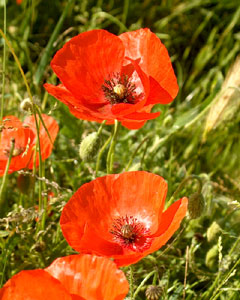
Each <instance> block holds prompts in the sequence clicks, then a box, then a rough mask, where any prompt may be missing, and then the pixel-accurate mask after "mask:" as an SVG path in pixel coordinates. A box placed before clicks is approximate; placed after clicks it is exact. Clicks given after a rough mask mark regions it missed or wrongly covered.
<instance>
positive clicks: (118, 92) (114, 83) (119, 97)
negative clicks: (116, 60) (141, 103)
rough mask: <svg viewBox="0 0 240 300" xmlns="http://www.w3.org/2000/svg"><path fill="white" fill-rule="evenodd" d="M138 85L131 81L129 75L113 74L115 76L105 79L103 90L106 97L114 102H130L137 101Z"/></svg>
mask: <svg viewBox="0 0 240 300" xmlns="http://www.w3.org/2000/svg"><path fill="white" fill-rule="evenodd" d="M135 89H136V86H135V84H133V83H131V81H130V80H129V77H128V76H127V75H125V74H119V73H116V74H113V76H112V77H111V78H110V79H108V80H104V84H103V85H102V90H103V93H104V96H105V98H106V99H107V100H108V101H109V102H110V103H111V104H112V105H114V104H117V103H130V104H134V103H135V101H136V92H135Z"/></svg>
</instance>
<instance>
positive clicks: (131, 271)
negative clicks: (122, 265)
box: [129, 266, 134, 300]
mask: <svg viewBox="0 0 240 300" xmlns="http://www.w3.org/2000/svg"><path fill="white" fill-rule="evenodd" d="M129 272H130V278H129V288H130V300H134V286H133V266H129Z"/></svg>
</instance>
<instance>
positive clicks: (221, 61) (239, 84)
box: [0, 0, 240, 300]
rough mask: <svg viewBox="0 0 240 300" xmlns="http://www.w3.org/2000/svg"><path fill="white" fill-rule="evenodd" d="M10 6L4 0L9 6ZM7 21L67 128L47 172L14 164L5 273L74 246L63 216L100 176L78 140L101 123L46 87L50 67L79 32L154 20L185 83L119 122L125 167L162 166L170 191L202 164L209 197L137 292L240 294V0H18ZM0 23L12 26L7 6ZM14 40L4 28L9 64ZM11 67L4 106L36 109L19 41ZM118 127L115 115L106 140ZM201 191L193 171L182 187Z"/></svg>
mask: <svg viewBox="0 0 240 300" xmlns="http://www.w3.org/2000/svg"><path fill="white" fill-rule="evenodd" d="M3 7H4V0H1V1H0V8H1V16H3ZM6 26H7V37H8V39H9V41H10V42H11V44H12V45H13V48H14V51H15V53H16V55H17V57H18V58H19V60H20V63H21V66H22V68H23V70H24V72H25V75H26V77H27V80H28V82H29V84H30V87H31V91H32V93H33V95H34V100H35V102H36V103H37V104H38V105H39V106H40V107H41V108H42V111H43V112H44V113H47V114H51V115H52V116H53V117H54V118H55V119H56V120H57V121H58V123H59V126H60V133H59V135H58V138H57V140H56V142H55V147H54V151H53V153H52V155H51V157H50V158H49V159H48V160H46V161H45V176H44V178H39V177H37V176H35V178H34V179H33V180H32V179H31V186H30V188H29V189H27V187H26V186H24V187H23V184H24V183H25V184H26V181H27V180H29V178H31V177H28V175H27V174H26V173H28V172H22V171H21V172H16V173H14V174H12V175H10V176H9V181H8V188H7V194H6V199H5V201H6V202H5V212H4V214H3V212H1V214H2V215H1V216H2V218H1V219H0V249H1V250H0V251H1V257H0V284H3V283H4V282H5V281H6V280H7V279H8V278H10V277H11V276H12V275H13V274H15V273H17V272H19V271H20V270H22V269H33V268H42V267H45V266H47V265H49V264H50V263H51V262H52V261H53V260H54V259H55V258H57V257H59V256H65V255H67V254H71V253H74V252H73V250H72V249H71V248H70V247H69V246H68V245H67V243H66V241H65V240H64V239H63V237H62V235H61V230H60V227H59V224H58V221H59V216H60V213H61V209H62V207H63V206H64V204H65V203H66V202H67V201H68V199H69V198H70V196H71V195H72V193H73V192H74V191H76V189H77V188H78V187H80V186H81V185H82V184H83V183H85V182H88V181H90V180H92V179H94V178H95V173H94V170H95V162H96V160H95V159H93V160H92V161H89V162H88V163H84V162H82V161H81V159H80V158H79V154H78V151H79V144H80V142H81V140H82V139H83V138H84V137H85V136H86V135H87V134H88V133H91V132H94V131H96V130H97V129H98V127H99V125H98V124H96V123H90V122H85V121H81V120H78V119H75V117H73V116H72V115H71V114H70V113H69V112H68V109H67V108H66V107H65V106H64V105H63V104H62V103H60V102H58V101H57V100H55V99H54V98H53V97H51V96H50V95H47V93H46V92H45V91H44V89H43V87H42V85H43V83H44V82H46V81H48V82H50V83H57V79H56V77H55V75H54V74H53V72H52V71H51V69H50V67H49V63H50V61H51V58H52V56H53V55H54V53H55V52H56V51H57V50H58V49H59V48H60V47H62V46H63V44H64V43H65V42H66V41H67V40H69V38H71V37H72V36H74V35H77V34H78V33H80V32H84V31H86V30H91V29H95V28H104V29H107V30H109V31H110V32H112V33H114V34H120V33H122V32H124V31H129V30H136V29H138V28H141V27H149V28H150V29H151V30H152V31H153V32H155V33H156V34H157V35H158V36H159V38H160V39H161V40H162V42H163V43H164V44H165V46H166V47H167V48H168V51H169V53H170V55H171V58H172V62H173V65H174V69H175V71H176V74H177V77H178V83H179V86H180V92H179V94H178V96H177V98H176V99H175V101H173V103H171V104H170V105H167V106H161V105H159V106H158V107H157V110H159V109H160V110H161V111H162V114H161V116H160V117H159V118H158V119H156V120H152V121H148V122H147V123H146V125H145V126H144V127H143V128H142V129H140V130H138V131H129V130H127V129H124V128H121V129H120V134H119V138H118V141H117V145H116V152H115V164H114V172H121V171H123V170H125V169H126V166H127V165H128V164H129V170H147V171H150V172H153V173H156V174H159V175H161V176H163V177H164V178H165V179H166V180H167V181H168V184H169V192H168V199H169V198H170V197H171V195H172V194H173V192H174V191H175V190H176V188H177V187H178V185H179V184H180V182H181V181H182V180H183V179H184V178H186V177H187V176H188V175H191V174H196V175H199V176H200V177H201V178H202V180H203V183H204V186H203V194H204V197H205V201H206V208H205V212H204V215H203V216H202V217H200V218H199V219H196V220H190V219H189V218H186V219H185V221H184V222H183V224H182V226H181V229H180V230H179V231H178V233H177V234H176V235H175V236H174V237H173V238H172V239H171V241H170V242H168V244H167V245H166V246H165V247H163V248H162V249H161V250H160V251H158V252H156V253H155V254H153V255H149V256H148V257H147V258H145V259H143V260H142V261H141V262H139V263H138V264H137V265H135V266H134V284H135V287H136V288H137V286H139V284H140V282H141V281H142V280H143V279H144V278H145V276H146V275H147V274H149V273H150V272H151V271H152V270H153V269H156V270H157V277H155V278H154V279H153V278H152V277H150V278H149V280H148V281H147V282H146V283H145V285H144V286H143V287H142V288H141V289H140V292H139V294H138V295H137V296H136V299H145V296H144V292H145V290H146V287H147V285H148V284H151V283H152V280H154V281H156V282H157V283H158V284H159V285H160V286H162V289H163V294H162V299H169V300H174V299H202V300H209V299H211V300H213V299H231V300H237V299H239V296H238V295H239V290H240V281H239V275H240V271H239V262H240V255H239V246H240V241H239V240H240V238H239V233H240V230H239V228H240V211H239V208H240V203H239V199H240V197H239V196H240V172H239V170H240V139H239V129H240V125H239V124H240V123H239V120H240V113H239V107H240V62H239V58H237V55H238V54H239V52H240V51H239V50H240V6H239V2H238V1H236V0H182V1H179V0H162V1H159V0H151V1H149V0H144V1H140V0H133V1H129V0H124V1H120V0H115V1H114V0H105V1H103V0H102V1H101V0H98V1H93V0H89V1H86V0H82V1H80V0H75V1H74V0H69V1H64V0H55V1H46V0H24V1H23V3H22V4H21V5H20V6H18V5H16V3H15V1H14V0H9V1H7V21H6ZM0 28H4V18H3V17H1V18H0ZM3 43H4V42H3V39H0V47H1V48H0V51H1V55H0V60H1V66H2V62H3V61H2V57H3V56H2V50H3ZM232 65H234V66H235V67H232V68H231V66H232ZM1 69H2V68H1ZM227 74H228V77H227ZM5 78H6V86H5V96H4V100H5V105H4V115H10V114H13V115H15V116H18V117H19V118H20V119H24V117H25V116H26V112H23V111H21V110H20V107H19V105H20V102H21V101H22V100H23V99H24V98H26V97H28V96H27V93H26V88H25V85H24V82H23V79H22V77H21V75H20V72H19V70H18V68H17V65H16V63H15V61H14V58H13V56H12V55H11V53H10V51H9V49H7V57H6V77H5ZM111 129H112V128H111V126H105V127H104V129H103V133H102V138H103V140H104V141H105V140H106V139H107V138H108V136H109V135H110V132H111ZM129 159H130V161H129ZM105 166H106V153H104V157H103V159H102V162H101V171H100V172H99V174H98V176H100V175H104V174H105V173H106V169H105ZM23 173H25V176H23ZM40 180H41V181H43V182H44V186H45V190H44V193H46V194H49V210H48V217H47V221H46V225H45V228H44V230H42V229H41V228H39V226H38V214H39V211H38V208H37V205H38V193H37V191H38V183H39V181H40ZM195 191H196V185H195V183H194V181H193V182H190V183H189V184H187V185H186V186H185V187H184V189H183V190H182V191H181V192H180V193H179V194H178V198H179V197H180V196H182V195H186V196H189V195H190V194H192V193H194V192H195ZM50 196H51V197H50ZM40 213H41V212H40ZM126 271H127V270H126Z"/></svg>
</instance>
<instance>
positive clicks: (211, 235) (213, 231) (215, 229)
mask: <svg viewBox="0 0 240 300" xmlns="http://www.w3.org/2000/svg"><path fill="white" fill-rule="evenodd" d="M221 231H222V229H221V227H220V226H219V225H218V223H217V222H215V221H214V222H213V223H212V224H211V226H210V227H209V228H208V230H207V240H208V242H211V241H213V240H214V239H215V238H216V237H217V236H218V235H219V233H221Z"/></svg>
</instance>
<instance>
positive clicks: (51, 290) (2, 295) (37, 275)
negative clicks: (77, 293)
mask: <svg viewBox="0 0 240 300" xmlns="http://www.w3.org/2000/svg"><path fill="white" fill-rule="evenodd" d="M0 299H1V300H13V299H14V300H26V299H29V300H30V299H31V300H33V299H34V300H42V299H51V300H59V299H61V300H72V297H71V296H70V294H69V293H68V292H67V290H66V289H65V288H64V287H63V285H62V284H61V283H60V282H59V281H58V280H57V279H55V278H53V277H52V276H51V275H49V274H48V273H47V272H45V271H44V270H31V271H21V272H20V273H18V274H16V275H14V276H13V277H12V278H11V279H9V280H8V281H7V283H6V284H5V285H4V286H3V288H2V289H1V290H0Z"/></svg>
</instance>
